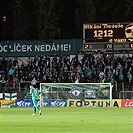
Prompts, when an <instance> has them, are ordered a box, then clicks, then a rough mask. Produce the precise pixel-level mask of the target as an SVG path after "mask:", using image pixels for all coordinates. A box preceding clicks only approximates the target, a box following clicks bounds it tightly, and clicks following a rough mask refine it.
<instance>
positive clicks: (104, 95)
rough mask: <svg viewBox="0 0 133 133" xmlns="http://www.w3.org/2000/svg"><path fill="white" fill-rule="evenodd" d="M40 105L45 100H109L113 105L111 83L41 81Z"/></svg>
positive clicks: (42, 104)
mask: <svg viewBox="0 0 133 133" xmlns="http://www.w3.org/2000/svg"><path fill="white" fill-rule="evenodd" d="M40 92H41V95H40V106H45V105H44V101H45V100H55V99H56V100H60V99H66V100H68V99H76V100H77V99H79V100H86V99H87V100H109V101H110V107H112V85H111V83H78V84H76V83H40Z"/></svg>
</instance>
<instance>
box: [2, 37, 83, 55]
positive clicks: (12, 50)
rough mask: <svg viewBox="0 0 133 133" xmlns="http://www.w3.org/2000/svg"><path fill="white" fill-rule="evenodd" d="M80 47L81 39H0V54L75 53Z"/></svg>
mask: <svg viewBox="0 0 133 133" xmlns="http://www.w3.org/2000/svg"><path fill="white" fill-rule="evenodd" d="M82 47H83V42H82V39H67V40H62V39H61V40H47V41H2V42H1V43H0V56H8V55H9V56H10V57H11V56H18V57H20V56H23V57H24V56H25V57H26V56H36V55H38V56H39V55H49V56H52V55H53V54H57V55H60V54H61V55H65V54H66V55H70V54H71V55H73V54H74V55H75V54H77V51H79V50H80V49H82Z"/></svg>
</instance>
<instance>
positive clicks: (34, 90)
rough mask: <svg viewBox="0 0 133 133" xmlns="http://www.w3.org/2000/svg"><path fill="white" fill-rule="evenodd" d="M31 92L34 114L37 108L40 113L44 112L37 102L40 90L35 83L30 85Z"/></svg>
mask: <svg viewBox="0 0 133 133" xmlns="http://www.w3.org/2000/svg"><path fill="white" fill-rule="evenodd" d="M30 94H31V96H32V100H33V104H34V113H33V116H35V115H36V110H37V111H38V112H39V115H41V114H42V111H41V110H40V108H39V107H38V106H37V103H38V101H39V92H38V89H37V88H35V87H34V85H32V84H31V85H30Z"/></svg>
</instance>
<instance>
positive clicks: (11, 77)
mask: <svg viewBox="0 0 133 133" xmlns="http://www.w3.org/2000/svg"><path fill="white" fill-rule="evenodd" d="M14 71H15V70H14V69H13V68H12V67H11V68H10V69H9V71H8V76H9V81H12V79H13V74H14Z"/></svg>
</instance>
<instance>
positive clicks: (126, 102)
mask: <svg viewBox="0 0 133 133" xmlns="http://www.w3.org/2000/svg"><path fill="white" fill-rule="evenodd" d="M122 107H133V99H123V100H122Z"/></svg>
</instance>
